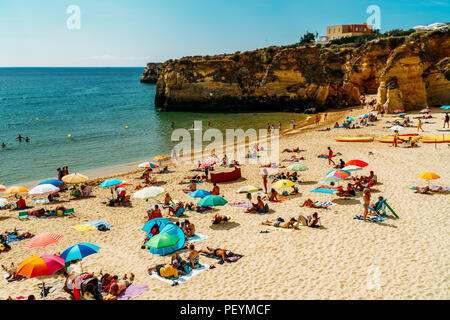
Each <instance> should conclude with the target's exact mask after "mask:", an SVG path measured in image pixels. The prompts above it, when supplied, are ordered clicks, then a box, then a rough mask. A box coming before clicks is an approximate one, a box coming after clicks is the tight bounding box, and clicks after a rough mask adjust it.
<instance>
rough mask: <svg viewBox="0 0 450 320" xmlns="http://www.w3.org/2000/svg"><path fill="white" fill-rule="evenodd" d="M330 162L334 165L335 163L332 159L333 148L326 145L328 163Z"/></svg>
mask: <svg viewBox="0 0 450 320" xmlns="http://www.w3.org/2000/svg"><path fill="white" fill-rule="evenodd" d="M332 162H333V164H334V165H336V163H335V162H334V161H333V150H331V147H328V164H331V163H332Z"/></svg>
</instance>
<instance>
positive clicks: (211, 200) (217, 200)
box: [197, 195, 228, 207]
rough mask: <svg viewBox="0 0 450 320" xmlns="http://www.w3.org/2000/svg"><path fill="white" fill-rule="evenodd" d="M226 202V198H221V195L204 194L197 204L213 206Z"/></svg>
mask: <svg viewBox="0 0 450 320" xmlns="http://www.w3.org/2000/svg"><path fill="white" fill-rule="evenodd" d="M226 203H228V201H227V200H225V199H224V198H222V197H221V196H213V195H210V196H206V197H204V198H202V199H201V200H200V201H199V202H198V203H197V204H198V205H199V206H202V207H214V206H223V205H225V204H226Z"/></svg>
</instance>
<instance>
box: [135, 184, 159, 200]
mask: <svg viewBox="0 0 450 320" xmlns="http://www.w3.org/2000/svg"><path fill="white" fill-rule="evenodd" d="M162 193H164V188H161V187H147V188H144V189H141V190H139V191H137V192H135V193H134V194H133V197H134V198H138V199H144V200H146V199H150V198H154V197H157V196H159V195H160V194H162Z"/></svg>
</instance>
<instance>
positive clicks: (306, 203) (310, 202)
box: [300, 199, 314, 208]
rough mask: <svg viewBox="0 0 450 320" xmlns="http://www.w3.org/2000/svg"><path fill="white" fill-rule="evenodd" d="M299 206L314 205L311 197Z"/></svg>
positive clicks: (310, 206)
mask: <svg viewBox="0 0 450 320" xmlns="http://www.w3.org/2000/svg"><path fill="white" fill-rule="evenodd" d="M300 207H309V208H313V207H314V201H312V200H311V199H306V200H305V201H304V202H303V204H302V205H300Z"/></svg>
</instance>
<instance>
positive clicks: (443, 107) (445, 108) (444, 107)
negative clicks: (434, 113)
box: [441, 106, 450, 110]
mask: <svg viewBox="0 0 450 320" xmlns="http://www.w3.org/2000/svg"><path fill="white" fill-rule="evenodd" d="M441 109H444V110H449V109H450V106H442V107H441Z"/></svg>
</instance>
